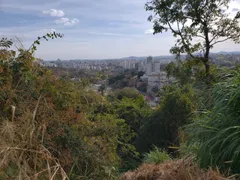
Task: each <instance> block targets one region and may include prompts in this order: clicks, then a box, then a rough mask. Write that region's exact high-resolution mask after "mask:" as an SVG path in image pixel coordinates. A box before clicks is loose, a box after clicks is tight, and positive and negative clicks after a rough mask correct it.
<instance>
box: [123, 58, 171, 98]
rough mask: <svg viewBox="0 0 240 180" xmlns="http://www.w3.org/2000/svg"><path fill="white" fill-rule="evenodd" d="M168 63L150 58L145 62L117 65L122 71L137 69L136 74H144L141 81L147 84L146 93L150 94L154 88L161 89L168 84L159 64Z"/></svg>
mask: <svg viewBox="0 0 240 180" xmlns="http://www.w3.org/2000/svg"><path fill="white" fill-rule="evenodd" d="M164 62H169V59H153V58H152V57H151V56H149V57H148V58H146V60H138V61H136V60H123V61H122V62H120V63H119V65H120V66H121V67H122V68H124V69H137V70H138V72H144V75H143V76H141V80H142V81H143V82H144V83H147V93H148V94H149V93H150V94H151V93H152V90H153V89H154V88H157V89H161V88H162V87H163V86H164V85H166V84H167V83H169V80H171V79H169V78H167V75H166V72H165V71H163V70H161V64H163V63H164Z"/></svg>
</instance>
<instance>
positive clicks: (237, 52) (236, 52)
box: [215, 51, 240, 54]
mask: <svg viewBox="0 0 240 180" xmlns="http://www.w3.org/2000/svg"><path fill="white" fill-rule="evenodd" d="M215 54H240V51H232V52H226V51H220V52H218V53H215Z"/></svg>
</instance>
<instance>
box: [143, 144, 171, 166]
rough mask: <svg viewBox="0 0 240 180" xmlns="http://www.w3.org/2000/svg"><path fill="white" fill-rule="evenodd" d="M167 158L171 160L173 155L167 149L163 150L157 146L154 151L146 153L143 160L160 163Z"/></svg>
mask: <svg viewBox="0 0 240 180" xmlns="http://www.w3.org/2000/svg"><path fill="white" fill-rule="evenodd" d="M167 160H171V156H170V155H169V154H168V153H167V152H166V151H165V150H161V149H159V148H157V147H156V146H155V147H154V149H153V150H152V151H150V152H149V153H146V154H145V155H144V159H143V162H145V163H155V164H160V163H163V162H165V161H167Z"/></svg>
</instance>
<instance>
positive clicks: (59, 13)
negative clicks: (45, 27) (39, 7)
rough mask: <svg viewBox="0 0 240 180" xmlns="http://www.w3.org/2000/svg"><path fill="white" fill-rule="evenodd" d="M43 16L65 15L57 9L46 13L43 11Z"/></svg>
mask: <svg viewBox="0 0 240 180" xmlns="http://www.w3.org/2000/svg"><path fill="white" fill-rule="evenodd" d="M42 13H43V14H47V15H50V16H53V17H63V16H64V15H65V13H64V12H63V11H62V10H57V9H50V10H47V11H43V12H42Z"/></svg>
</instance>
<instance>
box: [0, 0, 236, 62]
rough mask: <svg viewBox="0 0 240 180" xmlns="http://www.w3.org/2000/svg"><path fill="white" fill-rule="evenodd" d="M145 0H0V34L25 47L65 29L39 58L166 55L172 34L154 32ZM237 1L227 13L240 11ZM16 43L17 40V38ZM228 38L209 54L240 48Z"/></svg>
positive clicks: (43, 47)
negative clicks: (155, 33)
mask: <svg viewBox="0 0 240 180" xmlns="http://www.w3.org/2000/svg"><path fill="white" fill-rule="evenodd" d="M146 2H147V0H115V1H111V0H98V1H94V2H93V1H88V0H43V1H32V0H21V2H20V1H19V0H0V16H1V27H0V36H1V37H4V36H7V37H11V38H13V39H14V37H15V36H17V37H18V38H19V39H20V41H21V42H22V43H23V45H24V47H25V48H28V47H29V46H30V45H31V43H32V42H33V41H34V40H35V39H36V38H37V37H38V36H41V35H44V34H45V33H47V32H53V31H56V32H58V33H63V34H64V35H65V37H64V38H63V39H57V40H52V41H49V42H42V44H41V46H40V47H39V49H38V51H37V54H36V56H37V57H39V58H42V59H47V60H51V59H58V58H60V59H111V58H122V57H128V56H148V55H152V56H159V55H170V53H169V49H170V48H171V47H172V46H173V45H174V43H175V39H174V38H173V37H172V34H171V33H163V34H158V35H153V34H152V33H153V30H152V23H150V22H148V21H147V17H148V16H149V15H150V14H149V12H146V11H145V9H144V4H145V3H146ZM237 7H240V0H235V1H233V2H232V3H231V4H230V7H229V10H230V11H229V13H230V15H233V14H234V12H236V11H237V10H239V8H237ZM17 45H18V46H20V43H19V42H17ZM239 50H240V48H239V45H238V44H234V43H233V42H231V41H228V42H225V43H222V44H219V45H217V46H216V47H215V48H214V49H213V51H212V52H218V51H239Z"/></svg>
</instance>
